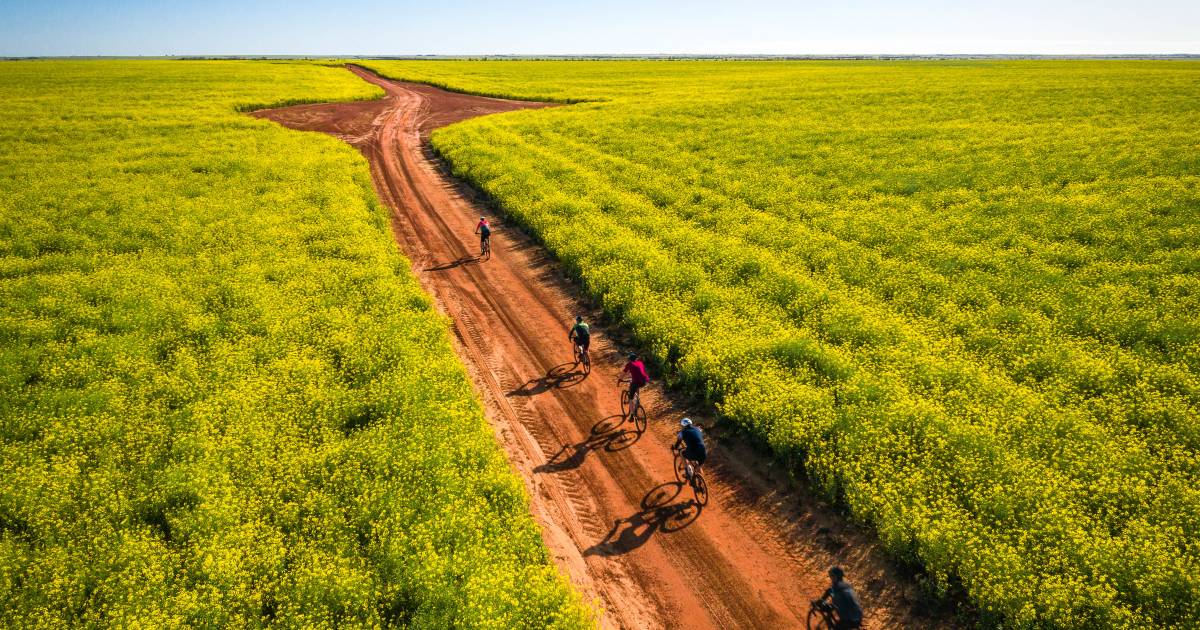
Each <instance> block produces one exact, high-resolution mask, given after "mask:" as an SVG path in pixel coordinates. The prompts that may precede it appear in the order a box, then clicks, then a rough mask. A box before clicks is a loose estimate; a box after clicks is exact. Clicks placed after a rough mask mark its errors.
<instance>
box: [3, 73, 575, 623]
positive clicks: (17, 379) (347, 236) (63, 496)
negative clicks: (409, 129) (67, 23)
mask: <svg viewBox="0 0 1200 630" xmlns="http://www.w3.org/2000/svg"><path fill="white" fill-rule="evenodd" d="M375 96H378V91H377V90H376V89H375V88H373V87H371V86H369V85H367V84H365V83H363V82H362V81H360V80H359V79H357V78H355V77H354V76H353V75H351V74H350V73H348V72H346V71H344V70H342V69H336V68H326V67H322V66H320V65H313V64H303V63H265V62H253V63H252V62H228V61H227V62H198V61H194V62H193V61H137V62H135V61H119V62H117V61H103V62H101V61H89V62H60V61H55V62H41V61H29V62H4V63H0V627H5V628H37V627H44V628H61V627H125V628H134V627H141V628H169V627H213V628H219V627H226V628H247V627H263V626H278V627H305V628H332V627H342V628H345V627H381V626H385V625H401V626H411V627H479V628H512V627H529V628H543V627H581V626H582V627H587V626H590V625H592V619H591V613H590V612H588V611H587V609H586V608H585V607H584V606H583V605H582V604H581V603H580V601H579V598H578V595H576V594H574V593H573V592H572V591H571V590H570V588H569V586H568V585H567V583H566V582H565V580H563V579H562V578H561V577H560V576H559V575H558V573H557V571H556V570H555V569H554V567H553V566H552V564H551V563H550V562H549V559H548V554H547V552H546V550H545V548H544V547H543V545H542V541H541V538H540V537H539V534H538V531H537V529H536V526H535V525H534V523H533V521H532V519H531V517H530V515H529V513H528V507H527V498H526V496H525V494H524V490H523V489H522V487H521V484H520V482H519V481H518V480H517V479H516V478H515V477H514V475H513V473H512V471H511V470H510V469H509V468H508V466H507V464H506V462H505V460H504V457H503V455H502V454H501V452H500V450H499V448H498V447H497V445H496V444H495V441H494V438H493V435H492V433H491V431H490V429H489V428H488V426H487V424H486V422H485V421H484V418H483V415H482V412H481V409H480V406H479V404H478V402H477V401H476V399H475V398H474V396H473V394H472V392H471V388H470V385H469V382H468V380H467V378H466V376H465V373H464V370H463V368H462V366H461V365H460V364H459V363H458V362H457V360H456V358H455V355H454V353H453V351H452V348H451V345H450V342H449V337H448V331H447V327H446V322H445V321H444V320H443V319H442V318H441V317H440V316H438V315H437V314H436V312H435V311H434V310H433V309H432V308H431V305H430V301H429V299H428V298H427V297H426V296H425V295H424V294H423V293H422V291H421V289H420V287H419V286H418V285H417V283H416V281H415V279H414V278H413V276H412V275H411V272H410V268H409V263H408V261H407V260H405V259H404V258H403V257H402V256H400V255H399V253H398V252H397V249H396V247H395V245H394V243H393V242H392V239H391V235H390V231H389V228H388V225H387V214H386V211H385V210H384V209H382V208H381V207H379V206H378V205H377V202H376V200H375V194H374V192H373V189H372V187H371V181H370V175H369V172H368V168H367V165H366V163H365V161H364V160H363V159H362V158H361V156H359V155H358V153H357V152H356V151H355V150H353V149H352V148H350V147H348V146H346V145H344V144H343V143H341V142H339V141H337V140H335V139H333V138H329V137H326V136H322V135H318V134H301V133H297V132H292V131H288V130H285V129H283V128H281V127H278V126H276V125H274V124H273V123H270V122H266V121H260V120H255V119H252V118H249V117H247V116H245V115H243V114H240V113H238V111H239V110H246V109H250V108H253V107H255V106H261V105H269V104H281V103H291V102H304V101H325V100H334V99H361V98H372V97H375Z"/></svg>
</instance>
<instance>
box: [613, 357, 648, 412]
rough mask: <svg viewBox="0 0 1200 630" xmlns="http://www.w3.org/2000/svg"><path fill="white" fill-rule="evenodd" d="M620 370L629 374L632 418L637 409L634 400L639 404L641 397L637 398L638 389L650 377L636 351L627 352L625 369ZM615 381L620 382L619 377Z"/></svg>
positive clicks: (644, 384) (643, 385)
mask: <svg viewBox="0 0 1200 630" xmlns="http://www.w3.org/2000/svg"><path fill="white" fill-rule="evenodd" d="M621 372H622V373H623V374H628V375H629V417H630V418H632V417H633V414H634V412H635V411H637V408H636V407H635V406H634V404H633V403H634V401H635V400H636V401H637V402H638V404H641V399H640V398H637V393H638V390H639V389H641V388H643V387H645V386H646V383H649V382H650V377H649V376H648V375H647V374H646V366H645V365H644V364H643V363H642V362H641V360H640V359H638V355H637V353H636V352H630V353H629V362H628V363H626V364H625V369H623V370H621ZM617 382H618V383H620V382H621V379H620V378H618V379H617Z"/></svg>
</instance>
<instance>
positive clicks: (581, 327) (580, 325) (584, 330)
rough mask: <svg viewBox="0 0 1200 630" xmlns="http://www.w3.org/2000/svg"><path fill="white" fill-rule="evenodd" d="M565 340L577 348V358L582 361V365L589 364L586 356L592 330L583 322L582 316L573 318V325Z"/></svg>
mask: <svg viewBox="0 0 1200 630" xmlns="http://www.w3.org/2000/svg"><path fill="white" fill-rule="evenodd" d="M567 339H569V340H571V341H572V342H573V343H574V344H575V345H577V346H579V350H580V352H579V356H580V357H581V358H582V359H583V363H584V365H589V364H591V362H592V361H591V357H589V356H588V347H589V346H591V345H592V330H591V328H589V327H588V325H587V324H585V323H584V322H583V315H578V316H576V317H575V325H574V326H572V327H571V331H570V332H568V333H567Z"/></svg>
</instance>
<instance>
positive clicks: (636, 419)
mask: <svg viewBox="0 0 1200 630" xmlns="http://www.w3.org/2000/svg"><path fill="white" fill-rule="evenodd" d="M633 428H634V429H636V430H637V432H638V433H642V432H644V431H645V430H646V408H645V407H643V406H641V405H638V406H637V411H636V412H635V413H634V414H633Z"/></svg>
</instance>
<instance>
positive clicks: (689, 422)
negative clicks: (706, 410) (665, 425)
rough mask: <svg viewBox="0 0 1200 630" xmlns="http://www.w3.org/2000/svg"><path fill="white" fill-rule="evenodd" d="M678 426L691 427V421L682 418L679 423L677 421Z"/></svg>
mask: <svg viewBox="0 0 1200 630" xmlns="http://www.w3.org/2000/svg"><path fill="white" fill-rule="evenodd" d="M679 426H681V427H690V426H692V419H691V418H684V419H683V420H680V421H679Z"/></svg>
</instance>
